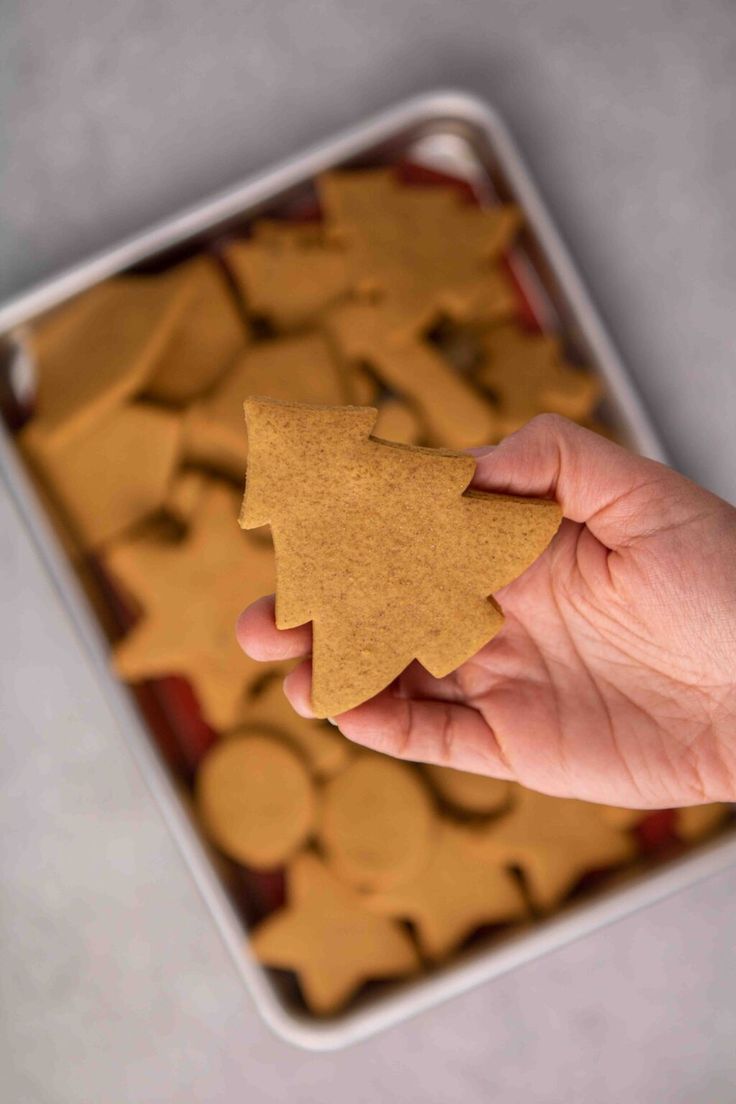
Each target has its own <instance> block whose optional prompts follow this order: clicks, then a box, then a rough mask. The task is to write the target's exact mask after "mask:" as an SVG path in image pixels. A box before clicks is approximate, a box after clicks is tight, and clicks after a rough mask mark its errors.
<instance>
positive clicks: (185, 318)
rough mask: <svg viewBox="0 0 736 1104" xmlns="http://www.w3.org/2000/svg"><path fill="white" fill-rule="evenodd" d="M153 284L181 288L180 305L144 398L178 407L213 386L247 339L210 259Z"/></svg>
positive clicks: (195, 261) (197, 261) (186, 265)
mask: <svg viewBox="0 0 736 1104" xmlns="http://www.w3.org/2000/svg"><path fill="white" fill-rule="evenodd" d="M157 279H159V280H162V281H164V280H167V281H171V282H172V283H174V284H176V283H180V284H181V285H182V288H183V292H182V294H183V297H184V303H183V306H182V310H181V315H180V317H179V319H178V321H177V324H176V327H175V328H174V331H173V333H172V334H171V336H170V338H169V340H168V342H167V343H166V345H165V347H164V349H163V350H162V351H161V353H160V355H159V357H158V358H157V360H156V363H155V366H154V369H153V372H152V374H151V376H150V378H149V379H148V381H147V383H146V386H145V392H146V394H147V395H150V396H151V398H154V399H158V400H160V401H162V402H168V403H174V404H175V405H177V406H182V405H185V404H186V403H189V402H191V401H192V400H193V399H196V398H198V397H199V396H200V395H202V394H204V392H205V391H207V390H208V389H209V388H210V387H212V385H213V384H215V383H216V382H217V380H218V379H219V378H220V377H221V376H222V375H223V373H224V372H225V371H226V369H227V368H228V367H229V366H230V364H231V363H232V361H233V359H234V358H235V356H236V355H237V354H238V353H239V352H241V351H242V349H243V348H244V346H245V344H246V341H247V340H248V334H247V330H246V325H245V322H244V321H243V319H242V318H241V316H240V312H239V310H238V307H237V304H236V302H235V296H234V293H233V292H232V291H231V290H230V288H229V287H228V285H227V283H226V281H225V277H224V275H223V274H222V272H221V270H220V268H219V266H218V264H217V262H216V261H215V260H214V259H213V258H212V257H208V256H200V257H195V258H194V259H193V260H191V261H186V262H185V263H184V264H180V265H177V266H176V267H175V268H171V269H169V270H168V271H167V272H166V273H164V274H163V275H162V276H159V277H157Z"/></svg>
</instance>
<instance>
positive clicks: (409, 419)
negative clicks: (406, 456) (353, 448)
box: [373, 399, 426, 445]
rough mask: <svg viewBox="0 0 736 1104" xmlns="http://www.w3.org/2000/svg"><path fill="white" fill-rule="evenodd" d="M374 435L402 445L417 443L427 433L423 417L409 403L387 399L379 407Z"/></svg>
mask: <svg viewBox="0 0 736 1104" xmlns="http://www.w3.org/2000/svg"><path fill="white" fill-rule="evenodd" d="M373 436H374V437H381V438H382V439H383V440H384V441H396V442H398V443H399V444H400V445H416V444H417V443H418V442H419V441H421V439H422V438H423V437H424V436H426V434H425V433H424V431H423V429H422V423H421V419H420V418H419V416H418V415H417V413H416V411H415V410H413V409H412V407H411V406H410V405H409V403H406V402H404V401H403V400H402V399H385V400H384V402H382V403H381V405H380V406H379V407H378V417H377V419H376V424H375V426H374V427H373Z"/></svg>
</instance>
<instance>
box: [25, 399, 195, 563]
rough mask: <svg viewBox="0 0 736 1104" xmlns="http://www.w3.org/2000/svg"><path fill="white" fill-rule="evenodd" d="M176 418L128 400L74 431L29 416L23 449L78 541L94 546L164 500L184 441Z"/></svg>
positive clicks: (127, 526)
mask: <svg viewBox="0 0 736 1104" xmlns="http://www.w3.org/2000/svg"><path fill="white" fill-rule="evenodd" d="M181 429H182V426H181V418H180V417H179V416H178V415H177V414H174V413H172V412H170V411H167V410H160V409H158V408H156V407H152V406H147V405H145V404H144V403H126V404H125V405H122V406H119V407H117V408H114V409H112V410H111V411H109V412H108V413H107V414H106V415H105V416H104V417H101V418H100V419H99V420H98V421H97V422H96V423H94V424H93V425H88V426H86V427H85V428H81V427H80V428H79V429H77V430H76V431H75V432H74V433H70V432H69V433H65V434H63V435H57V434H52V435H48V434H46V433H44V432H43V431H39V428H38V425H37V423H36V422H35V421H34V422H31V424H30V425H29V426H28V427H27V429H26V430H25V431H24V432H23V433H22V435H21V438H20V441H21V448H22V450H23V452H24V453H25V455H26V457H27V458H28V460H29V461H30V463H31V464H32V465H33V467H34V469H35V470H36V471H37V473H38V475H39V477H40V478H41V479H42V481H43V482H44V483H45V485H46V487H47V488H48V490H49V492H50V494H51V495H52V496H53V498H54V499H55V500H56V502H57V504H58V507H59V509H60V510H61V512H62V514H63V515H64V517H65V518H66V521H67V523H68V525H69V527H70V529H71V531H72V532H73V533H74V536H75V538H76V539H77V541H78V542H79V544H80V545H81V546H83V547H84V548H86V549H94V548H98V547H99V546H100V545H102V544H104V543H106V542H108V541H110V540H112V539H114V538H115V537H117V536H119V535H120V534H121V533H123V532H124V531H125V530H126V529H128V528H130V527H131V526H133V525H136V524H137V523H138V522H140V521H142V520H143V519H144V518H146V517H147V516H148V515H149V514H151V513H153V511H155V510H157V509H158V508H159V507H160V506H161V505H162V504H163V502H164V500H165V498H166V496H167V494H168V493H169V488H170V485H171V481H172V479H173V475H174V468H175V465H176V462H177V460H178V457H179V451H180V447H181Z"/></svg>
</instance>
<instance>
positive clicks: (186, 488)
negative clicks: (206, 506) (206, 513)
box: [164, 468, 210, 529]
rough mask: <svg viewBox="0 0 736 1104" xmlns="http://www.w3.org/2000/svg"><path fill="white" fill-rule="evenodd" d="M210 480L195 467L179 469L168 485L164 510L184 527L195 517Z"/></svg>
mask: <svg viewBox="0 0 736 1104" xmlns="http://www.w3.org/2000/svg"><path fill="white" fill-rule="evenodd" d="M209 483H210V480H209V479H208V477H207V476H206V475H205V473H204V472H201V471H197V470H196V468H184V469H182V470H180V471H179V472H178V473H177V475H176V478H175V479H174V480H173V482H172V483H171V486H170V487H169V491H168V494H167V495H166V499H165V501H164V510H165V511H166V513H167V515H168V516H169V517H170V518H171V519H172V521H174V522H176V524H177V525H179V526H181V527H182V528H184V529H186V528H188V526H189V525H191V523H192V522H193V521H194V520H195V519H196V517H197V514H198V512H199V510H200V509H201V507H202V504H203V502H204V499H205V495H206V493H207V488H208V486H209Z"/></svg>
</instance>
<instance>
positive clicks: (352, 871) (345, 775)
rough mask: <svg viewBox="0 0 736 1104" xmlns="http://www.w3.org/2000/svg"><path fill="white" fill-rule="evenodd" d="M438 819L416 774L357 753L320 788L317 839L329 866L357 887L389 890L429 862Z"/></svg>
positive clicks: (404, 765) (382, 760) (386, 760)
mask: <svg viewBox="0 0 736 1104" xmlns="http://www.w3.org/2000/svg"><path fill="white" fill-rule="evenodd" d="M436 828H437V816H436V813H435V810H434V808H433V805H432V800H431V798H430V795H429V793H428V792H427V790H426V789H425V787H424V786H423V785H422V781H421V779H420V777H419V775H418V774H417V773H416V772H415V771H414V770H413V769H412V768H411V767H408V766H406V764H404V763H399V762H397V761H396V760H395V759H389V758H384V757H383V756H380V755H361V756H359V757H358V758H357V759H356V760H355V762H354V763H352V764H350V765H349V766H348V767H347V768H346V769H345V770H344V771H342V773H341V774H339V775H337V776H336V777H335V778H333V779H331V780H330V781H329V782H328V783H327V785H326V786H325V788H324V791H323V800H322V808H321V817H320V824H319V836H320V839H321V841H322V845H323V847H324V850H325V853H326V856H327V858H328V860H329V863H330V866H331V867H332V869H333V870H334V871H335V873H337V874H338V875H339V876H340V877H342V878H343V879H344V880H345V881H346V882H349V883H350V884H351V885H353V886H355V887H356V888H359V889H368V890H385V889H390V888H392V887H393V886H395V885H399V884H400V883H401V882H404V881H406V880H407V879H408V878H411V877H413V876H414V875H415V874H417V873H418V871H420V870H421V869H422V867H423V866H424V864H425V863H426V862H427V861H428V859H429V857H430V853H431V850H432V844H433V840H434V835H435V832H436Z"/></svg>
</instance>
